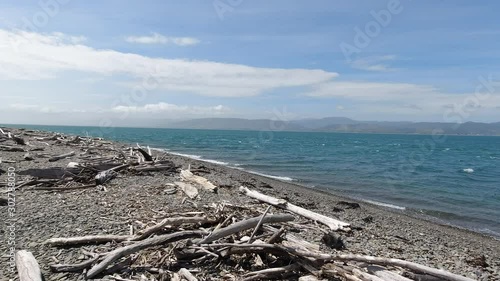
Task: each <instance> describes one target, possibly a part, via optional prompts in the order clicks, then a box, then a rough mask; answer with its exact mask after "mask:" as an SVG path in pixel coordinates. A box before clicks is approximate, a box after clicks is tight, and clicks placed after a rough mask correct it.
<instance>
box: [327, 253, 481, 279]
mask: <svg viewBox="0 0 500 281" xmlns="http://www.w3.org/2000/svg"><path fill="white" fill-rule="evenodd" d="M330 260H337V261H358V262H366V263H369V264H378V265H391V266H399V267H402V268H406V269H410V270H412V271H415V272H420V273H425V274H429V275H432V276H435V277H439V278H441V279H443V280H450V281H472V280H473V279H470V278H467V277H464V276H460V275H457V274H454V273H451V272H448V271H445V270H442V269H436V268H432V267H428V266H425V265H421V264H418V263H413V262H409V261H404V260H400V259H390V258H379V257H371V256H360V255H338V256H332V257H331V258H330Z"/></svg>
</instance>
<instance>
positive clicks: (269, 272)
mask: <svg viewBox="0 0 500 281" xmlns="http://www.w3.org/2000/svg"><path fill="white" fill-rule="evenodd" d="M299 268H300V266H299V265H298V264H296V263H294V264H291V265H287V266H283V267H275V268H268V269H263V270H259V271H254V272H250V273H247V274H245V278H244V279H243V280H244V281H250V280H268V279H270V278H272V277H277V276H280V275H283V274H285V273H290V272H293V271H295V270H298V269H299Z"/></svg>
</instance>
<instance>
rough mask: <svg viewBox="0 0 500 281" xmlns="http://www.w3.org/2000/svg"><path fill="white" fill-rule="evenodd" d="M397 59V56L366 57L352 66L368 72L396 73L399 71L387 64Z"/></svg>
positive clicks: (352, 63)
mask: <svg viewBox="0 0 500 281" xmlns="http://www.w3.org/2000/svg"><path fill="white" fill-rule="evenodd" d="M395 59H396V56H393V55H387V56H374V57H365V58H359V59H356V60H354V61H352V62H351V66H352V67H353V68H356V69H360V70H366V71H379V72H387V71H395V70H397V69H396V68H392V67H390V66H389V65H388V64H387V62H390V61H393V60H395Z"/></svg>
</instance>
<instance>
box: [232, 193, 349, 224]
mask: <svg viewBox="0 0 500 281" xmlns="http://www.w3.org/2000/svg"><path fill="white" fill-rule="evenodd" d="M240 191H241V192H242V193H243V194H245V195H246V196H249V197H252V198H255V199H257V200H259V201H262V202H266V203H268V204H271V205H273V206H276V207H279V208H283V209H285V210H288V211H290V212H293V213H296V214H298V215H301V216H303V217H306V218H308V219H311V220H314V221H318V222H320V223H322V224H324V225H326V226H328V227H329V228H330V229H332V230H348V229H349V228H348V227H349V224H348V223H345V222H342V221H339V220H336V219H333V218H330V217H327V216H324V215H321V214H318V213H315V212H312V211H309V210H307V209H304V208H302V207H299V206H296V205H293V204H291V203H289V202H287V201H286V200H283V199H277V198H274V197H271V196H268V195H265V194H262V193H260V192H258V191H254V190H250V189H248V188H246V187H243V186H242V187H240Z"/></svg>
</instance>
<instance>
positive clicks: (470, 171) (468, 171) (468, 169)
mask: <svg viewBox="0 0 500 281" xmlns="http://www.w3.org/2000/svg"><path fill="white" fill-rule="evenodd" d="M463 171H464V172H465V173H468V174H472V173H474V169H472V168H466V169H463Z"/></svg>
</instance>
